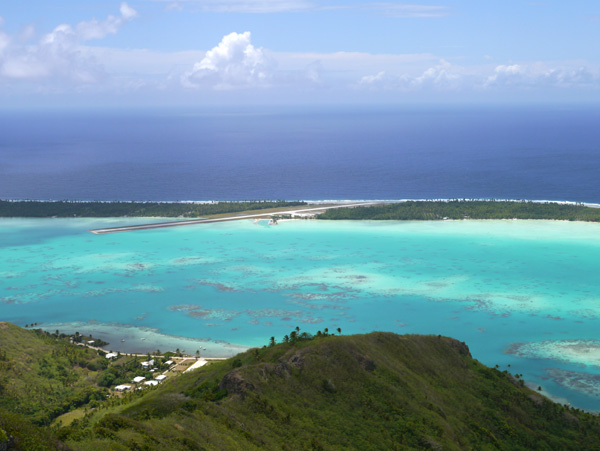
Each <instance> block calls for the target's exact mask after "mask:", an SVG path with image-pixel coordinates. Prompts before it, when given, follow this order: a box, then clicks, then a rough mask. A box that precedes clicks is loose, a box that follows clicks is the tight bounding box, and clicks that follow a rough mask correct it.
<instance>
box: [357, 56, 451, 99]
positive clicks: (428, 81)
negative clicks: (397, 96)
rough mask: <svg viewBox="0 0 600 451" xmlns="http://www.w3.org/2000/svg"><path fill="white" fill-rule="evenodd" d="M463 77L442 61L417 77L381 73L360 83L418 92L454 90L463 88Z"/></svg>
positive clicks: (363, 78)
mask: <svg viewBox="0 0 600 451" xmlns="http://www.w3.org/2000/svg"><path fill="white" fill-rule="evenodd" d="M462 81H463V75H462V74H460V72H458V69H456V68H454V67H453V66H452V65H451V64H450V63H448V62H447V61H444V60H441V61H440V63H439V64H438V65H436V66H434V67H430V68H428V69H426V70H425V71H424V72H422V73H421V74H420V75H417V76H409V75H408V74H402V75H392V74H387V73H386V72H385V71H380V72H378V73H377V74H375V75H365V76H363V77H362V78H361V79H360V80H359V81H358V86H359V87H363V88H364V87H366V88H370V89H387V90H402V91H416V90H421V89H432V90H454V89H458V88H460V87H461V86H462Z"/></svg>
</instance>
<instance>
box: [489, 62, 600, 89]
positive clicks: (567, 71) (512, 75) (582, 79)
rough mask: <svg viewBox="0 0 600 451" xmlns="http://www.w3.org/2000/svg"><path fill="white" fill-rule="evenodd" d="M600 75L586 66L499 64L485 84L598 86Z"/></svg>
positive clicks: (534, 86)
mask: <svg viewBox="0 0 600 451" xmlns="http://www.w3.org/2000/svg"><path fill="white" fill-rule="evenodd" d="M598 82H599V77H598V75H597V74H594V73H593V72H591V71H590V70H589V69H587V68H585V67H577V68H572V67H550V68H549V67H547V66H546V65H545V64H541V63H537V64H529V65H520V64H512V65H499V66H496V68H495V69H494V73H493V74H491V75H489V76H488V77H487V79H486V80H485V82H484V86H485V87H488V88H491V87H507V86H511V87H522V88H536V87H565V88H567V87H576V86H577V87H594V86H596V87H598Z"/></svg>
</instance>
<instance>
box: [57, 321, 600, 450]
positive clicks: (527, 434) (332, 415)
mask: <svg viewBox="0 0 600 451" xmlns="http://www.w3.org/2000/svg"><path fill="white" fill-rule="evenodd" d="M296 332H297V331H296ZM317 335H318V334H315V335H314V336H313V335H310V336H308V335H302V334H297V335H296V340H295V341H294V342H293V343H292V342H291V341H289V342H288V343H281V344H273V345H269V346H265V347H263V348H262V349H252V350H249V351H248V352H245V353H243V354H240V355H238V356H236V357H235V358H234V359H231V360H229V361H224V362H222V363H217V364H213V365H210V366H208V367H204V368H202V369H200V370H197V371H196V372H192V373H188V374H184V375H182V376H180V377H178V378H175V379H172V380H171V381H169V382H168V383H165V384H163V385H162V386H161V387H159V388H158V389H157V390H153V391H152V392H149V393H147V394H146V395H144V396H143V397H140V398H137V399H134V400H132V401H131V402H125V403H123V404H121V405H119V406H117V407H115V408H114V409H112V410H111V411H107V412H99V413H97V414H96V415H95V416H94V415H91V416H88V417H87V418H86V419H85V420H84V421H81V422H79V423H78V424H76V425H75V426H73V427H71V428H67V429H65V430H63V431H62V433H63V435H62V438H63V439H64V440H66V443H68V444H69V445H70V446H71V447H73V448H74V449H127V448H133V449H149V450H153V449H157V450H158V449H207V450H209V449H214V450H225V449H243V450H252V449H288V450H292V449H339V450H341V449H361V450H380V449H424V448H430V449H451V450H452V449H455V450H458V449H522V450H529V449H570V450H574V449H589V448H593V447H594V446H596V445H597V438H598V436H600V423H599V421H598V418H597V417H596V416H594V415H591V414H587V413H584V412H580V411H577V410H575V409H570V408H567V407H565V406H562V405H558V404H555V403H552V402H550V401H549V400H547V399H545V398H543V397H542V396H540V395H539V394H537V393H535V392H533V391H531V390H529V389H528V388H526V387H524V384H523V382H522V381H521V380H519V379H517V378H514V377H513V376H511V375H510V374H508V373H507V372H506V371H504V372H501V371H499V370H498V369H492V368H488V367H485V366H484V365H482V364H480V363H479V362H477V361H476V360H474V359H472V358H471V356H470V354H469V350H468V348H467V346H466V345H465V344H464V343H460V342H458V341H456V340H453V339H450V338H445V337H440V336H398V335H395V334H389V333H372V334H369V335H363V336H348V337H342V336H331V335H325V334H323V333H321V335H320V336H317ZM300 337H303V338H300ZM288 338H289V336H288Z"/></svg>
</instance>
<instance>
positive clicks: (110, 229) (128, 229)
mask: <svg viewBox="0 0 600 451" xmlns="http://www.w3.org/2000/svg"><path fill="white" fill-rule="evenodd" d="M378 203H380V202H360V203H356V204H338V205H332V206H327V207H318V208H315V207H313V208H301V209H296V210H286V211H278V212H271V213H259V214H253V215H242V216H227V217H225V218H216V219H190V220H187V221H172V222H157V223H154V224H140V225H131V226H124V227H108V228H106V229H93V230H90V232H91V233H94V234H96V235H103V234H105V233H119V232H133V231H135V230H146V229H162V228H164V227H179V226H184V225H193V224H206V223H209V222H224V221H237V220H238V219H257V218H268V217H271V216H281V215H289V214H292V215H294V214H298V213H307V212H311V211H325V210H330V209H332V208H350V207H364V206H367V205H376V204H378Z"/></svg>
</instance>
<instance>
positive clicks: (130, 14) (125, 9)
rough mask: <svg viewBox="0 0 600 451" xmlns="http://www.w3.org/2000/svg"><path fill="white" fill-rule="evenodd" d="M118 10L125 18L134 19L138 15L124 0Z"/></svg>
mask: <svg viewBox="0 0 600 451" xmlns="http://www.w3.org/2000/svg"><path fill="white" fill-rule="evenodd" d="M119 11H120V12H121V16H122V17H123V18H124V19H125V20H131V19H135V18H136V17H137V16H138V12H137V11H136V10H135V9H133V8H132V7H131V6H129V5H128V4H127V3H125V2H123V3H121V7H120V8H119Z"/></svg>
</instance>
